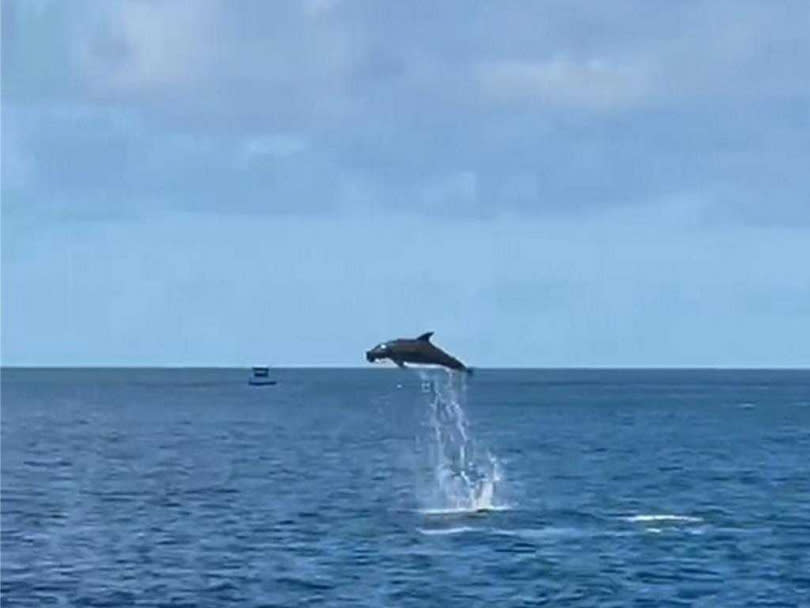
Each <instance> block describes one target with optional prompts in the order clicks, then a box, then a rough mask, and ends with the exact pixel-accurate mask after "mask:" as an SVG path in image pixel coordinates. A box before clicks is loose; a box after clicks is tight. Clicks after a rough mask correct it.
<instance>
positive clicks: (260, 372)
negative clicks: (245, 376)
mask: <svg viewBox="0 0 810 608" xmlns="http://www.w3.org/2000/svg"><path fill="white" fill-rule="evenodd" d="M275 383H276V381H275V380H273V379H272V378H270V368H269V367H254V368H253V372H252V373H251V375H250V380H248V384H251V385H253V386H272V385H273V384H275Z"/></svg>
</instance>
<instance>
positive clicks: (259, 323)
mask: <svg viewBox="0 0 810 608" xmlns="http://www.w3.org/2000/svg"><path fill="white" fill-rule="evenodd" d="M0 17H1V18H2V298H1V300H2V301H1V304H2V309H1V310H2V342H1V344H0V345H1V346H2V350H1V351H0V354H1V355H2V364H3V365H42V366H45V365H135V366H140V365H148V366H162V365H171V366H175V365H176V366H186V365H188V366H195V365H204V366H209V365H210V366H220V365H222V366H229V365H235V366H247V365H254V364H268V365H277V366H288V365H289V366H306V365H313V366H327V365H333V366H362V365H365V361H364V359H363V353H364V351H365V350H366V349H367V348H369V347H370V346H373V345H374V344H375V343H377V342H380V341H382V340H385V339H389V338H393V337H400V336H416V335H418V334H420V333H423V332H425V331H435V332H436V333H435V337H434V342H435V343H437V344H438V345H440V346H442V347H444V348H446V349H447V350H449V351H450V352H452V353H453V354H455V355H456V356H458V357H459V358H460V359H462V360H463V361H465V362H466V363H468V364H470V365H472V366H478V367H513V366H518V367H523V366H526V367H581V366H597V367H626V366H639V367H665V366H675V367H699V366H711V367H806V366H808V365H810V262H808V260H810V169H808V168H810V36H808V35H807V32H808V31H810V4H809V3H807V2H806V0H798V1H792V0H784V1H782V2H778V3H771V2H761V1H747V0H712V1H700V0H694V1H687V2H650V1H649V0H617V1H615V2H590V1H584V0H583V1H571V0H545V1H542V2H512V1H508V0H507V1H502V2H470V1H468V0H448V1H447V2H441V3H428V2H418V3H411V2H371V1H365V0H344V1H341V0H299V1H297V2H285V1H274V2H264V1H258V0H256V1H252V0H240V2H230V1H227V0H221V1H213V0H210V1H209V0H194V1H193V2H192V1H188V2H184V1H168V0H167V1H157V0H154V1H150V0H141V1H135V0H133V1H129V2H123V1H112V0H109V1H108V0H94V1H87V0H74V1H71V2H62V1H61V0H4V2H3V3H2V14H1V15H0Z"/></svg>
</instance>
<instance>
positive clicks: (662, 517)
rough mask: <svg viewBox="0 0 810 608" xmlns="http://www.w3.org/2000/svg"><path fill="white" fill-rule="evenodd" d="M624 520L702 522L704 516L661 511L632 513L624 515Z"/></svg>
mask: <svg viewBox="0 0 810 608" xmlns="http://www.w3.org/2000/svg"><path fill="white" fill-rule="evenodd" d="M622 519H623V520H624V521H629V522H631V523H662V522H670V523H692V524H696V523H700V522H702V521H703V518H702V517H693V516H690V515H671V514H668V513H661V514H642V515H632V516H630V517H622Z"/></svg>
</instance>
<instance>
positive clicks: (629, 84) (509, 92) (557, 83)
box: [477, 57, 652, 109]
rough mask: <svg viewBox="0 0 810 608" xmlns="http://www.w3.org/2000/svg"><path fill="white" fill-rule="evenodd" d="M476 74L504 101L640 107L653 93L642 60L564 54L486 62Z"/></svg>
mask: <svg viewBox="0 0 810 608" xmlns="http://www.w3.org/2000/svg"><path fill="white" fill-rule="evenodd" d="M477 77H478V82H479V85H480V87H481V90H482V92H483V94H484V95H486V96H487V97H489V98H490V99H493V100H495V101H503V102H512V101H518V102H520V101H529V102H532V101H534V102H543V103H547V104H550V105H564V106H569V105H570V106H576V107H582V108H587V109H605V108H617V107H630V106H635V105H638V104H640V103H643V102H644V101H645V100H646V99H648V98H649V96H650V95H651V93H652V87H651V79H650V70H649V68H648V67H646V66H644V65H642V64H640V63H638V62H635V63H633V62H616V61H608V60H604V59H590V60H587V61H574V60H572V59H569V58H565V57H558V58H554V59H550V60H547V61H497V62H486V63H482V64H480V65H479V66H478V69H477Z"/></svg>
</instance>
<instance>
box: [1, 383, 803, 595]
mask: <svg viewBox="0 0 810 608" xmlns="http://www.w3.org/2000/svg"><path fill="white" fill-rule="evenodd" d="M271 375H272V376H273V377H274V378H275V379H277V380H278V384H277V385H275V386H266V387H255V386H249V385H248V383H247V380H248V371H247V370H237V369H220V370H218V369H213V370H208V369H183V370H179V369H178V370H159V369H58V370H44V369H43V370H34V369H31V370H23V369H4V370H2V412H1V413H2V572H1V574H2V582H1V583H0V592H1V593H2V606H4V607H9V608H11V607H13V606H32V607H33V606H36V607H39V606H112V607H119V606H188V607H191V606H212V607H214V606H217V607H218V606H244V607H254V606H255V607H258V606H268V607H269V606H330V607H331V606H347V607H348V606H380V607H388V606H441V607H452V606H465V607H467V606H499V607H500V606H506V607H508V606H543V605H547V606H599V607H605V606H655V607H658V606H706V607H713V608H714V607H732V606H810V371H753V370H752V371H732V370H477V371H476V374H475V375H473V376H472V377H469V378H467V377H464V376H461V375H456V374H449V373H446V372H444V371H441V370H433V371H429V372H428V371H416V370H398V369H376V368H375V369H347V370H338V369H317V370H315V369H313V370H292V369H278V370H272V371H271Z"/></svg>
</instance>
